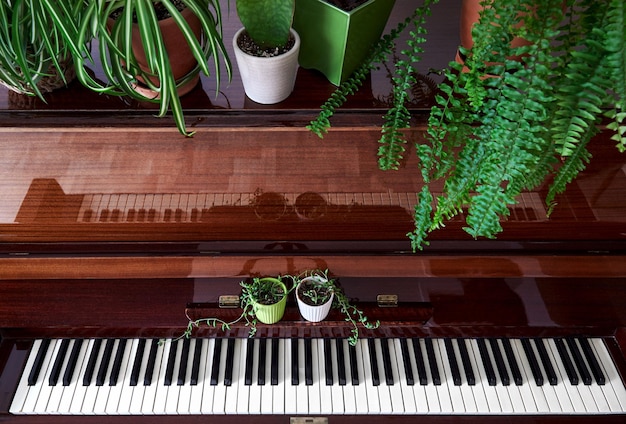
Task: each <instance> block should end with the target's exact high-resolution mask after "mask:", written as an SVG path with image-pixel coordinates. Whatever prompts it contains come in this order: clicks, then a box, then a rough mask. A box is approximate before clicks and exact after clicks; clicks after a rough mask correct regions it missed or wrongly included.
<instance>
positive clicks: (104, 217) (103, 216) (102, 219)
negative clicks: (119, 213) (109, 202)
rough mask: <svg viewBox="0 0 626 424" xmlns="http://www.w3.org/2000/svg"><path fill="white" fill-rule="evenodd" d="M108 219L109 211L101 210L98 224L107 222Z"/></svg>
mask: <svg viewBox="0 0 626 424" xmlns="http://www.w3.org/2000/svg"><path fill="white" fill-rule="evenodd" d="M108 218H109V210H108V209H103V210H102V212H100V222H107V219H108Z"/></svg>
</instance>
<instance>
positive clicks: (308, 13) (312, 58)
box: [293, 0, 395, 85]
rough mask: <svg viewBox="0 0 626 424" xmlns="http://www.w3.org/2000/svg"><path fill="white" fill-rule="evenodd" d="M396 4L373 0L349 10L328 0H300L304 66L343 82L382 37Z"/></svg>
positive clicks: (297, 23) (298, 10) (295, 23)
mask: <svg viewBox="0 0 626 424" xmlns="http://www.w3.org/2000/svg"><path fill="white" fill-rule="evenodd" d="M394 3H395V0H369V1H367V2H365V3H364V4H362V5H361V6H359V7H357V8H356V9H353V10H351V11H349V12H346V11H344V10H342V9H339V8H337V7H335V6H333V5H331V4H329V3H326V2H325V1H324V0H296V10H295V15H294V21H293V28H294V29H295V30H296V31H297V32H298V34H300V40H301V44H300V56H299V62H300V66H302V67H303V68H309V69H317V70H319V71H320V72H322V73H323V74H324V75H325V76H326V78H328V80H329V81H330V82H332V83H333V84H335V85H339V84H341V82H343V81H345V80H346V79H347V78H348V77H349V76H350V75H351V74H352V73H353V72H354V71H355V70H356V69H357V68H358V67H359V65H360V64H361V63H362V62H363V60H365V58H366V57H367V54H368V53H369V50H370V48H371V46H372V44H373V43H374V42H375V41H376V40H378V39H379V38H380V35H381V34H382V32H383V30H384V28H385V25H386V24H387V20H388V19H389V14H390V13H391V9H392V8H393V5H394Z"/></svg>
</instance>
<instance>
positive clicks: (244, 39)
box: [237, 31, 296, 57]
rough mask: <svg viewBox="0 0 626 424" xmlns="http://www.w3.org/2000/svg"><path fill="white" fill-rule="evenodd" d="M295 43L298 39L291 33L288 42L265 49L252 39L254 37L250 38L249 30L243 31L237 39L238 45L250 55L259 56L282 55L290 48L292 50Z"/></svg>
mask: <svg viewBox="0 0 626 424" xmlns="http://www.w3.org/2000/svg"><path fill="white" fill-rule="evenodd" d="M295 44H296V39H295V38H294V37H293V36H292V35H291V34H290V35H289V40H288V41H287V44H285V45H284V46H279V47H276V48H272V49H263V48H261V47H259V45H258V44H256V43H255V42H254V41H253V40H252V38H250V36H249V35H248V31H244V32H242V33H241V35H240V36H239V38H238V39H237V45H238V46H239V48H240V49H241V50H242V51H243V52H244V53H247V54H249V55H250V56H257V57H275V56H280V55H281V54H284V53H287V52H288V51H289V50H291V49H292V48H293V46H294V45H295Z"/></svg>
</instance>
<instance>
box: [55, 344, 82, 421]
mask: <svg viewBox="0 0 626 424" xmlns="http://www.w3.org/2000/svg"><path fill="white" fill-rule="evenodd" d="M73 342H74V344H75V343H76V342H77V340H73ZM88 347H89V341H88V340H83V341H82V343H81V345H80V350H79V352H78V357H77V358H76V366H75V369H74V372H73V374H72V378H71V379H70V381H69V384H68V385H67V386H65V387H64V390H63V395H62V397H61V399H60V402H59V406H58V409H57V412H58V413H59V414H71V413H72V401H73V399H74V397H75V396H77V395H78V394H77V391H78V386H79V385H82V371H83V368H84V367H85V366H86V363H87V352H88ZM71 348H73V346H72V347H71ZM69 352H71V350H69ZM68 355H69V353H68Z"/></svg>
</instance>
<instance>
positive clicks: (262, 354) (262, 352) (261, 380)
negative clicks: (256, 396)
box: [257, 338, 267, 386]
mask: <svg viewBox="0 0 626 424" xmlns="http://www.w3.org/2000/svg"><path fill="white" fill-rule="evenodd" d="M266 357H267V339H265V338H261V339H259V368H258V371H257V384H258V385H259V386H264V385H265V361H266V359H267V358H266Z"/></svg>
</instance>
